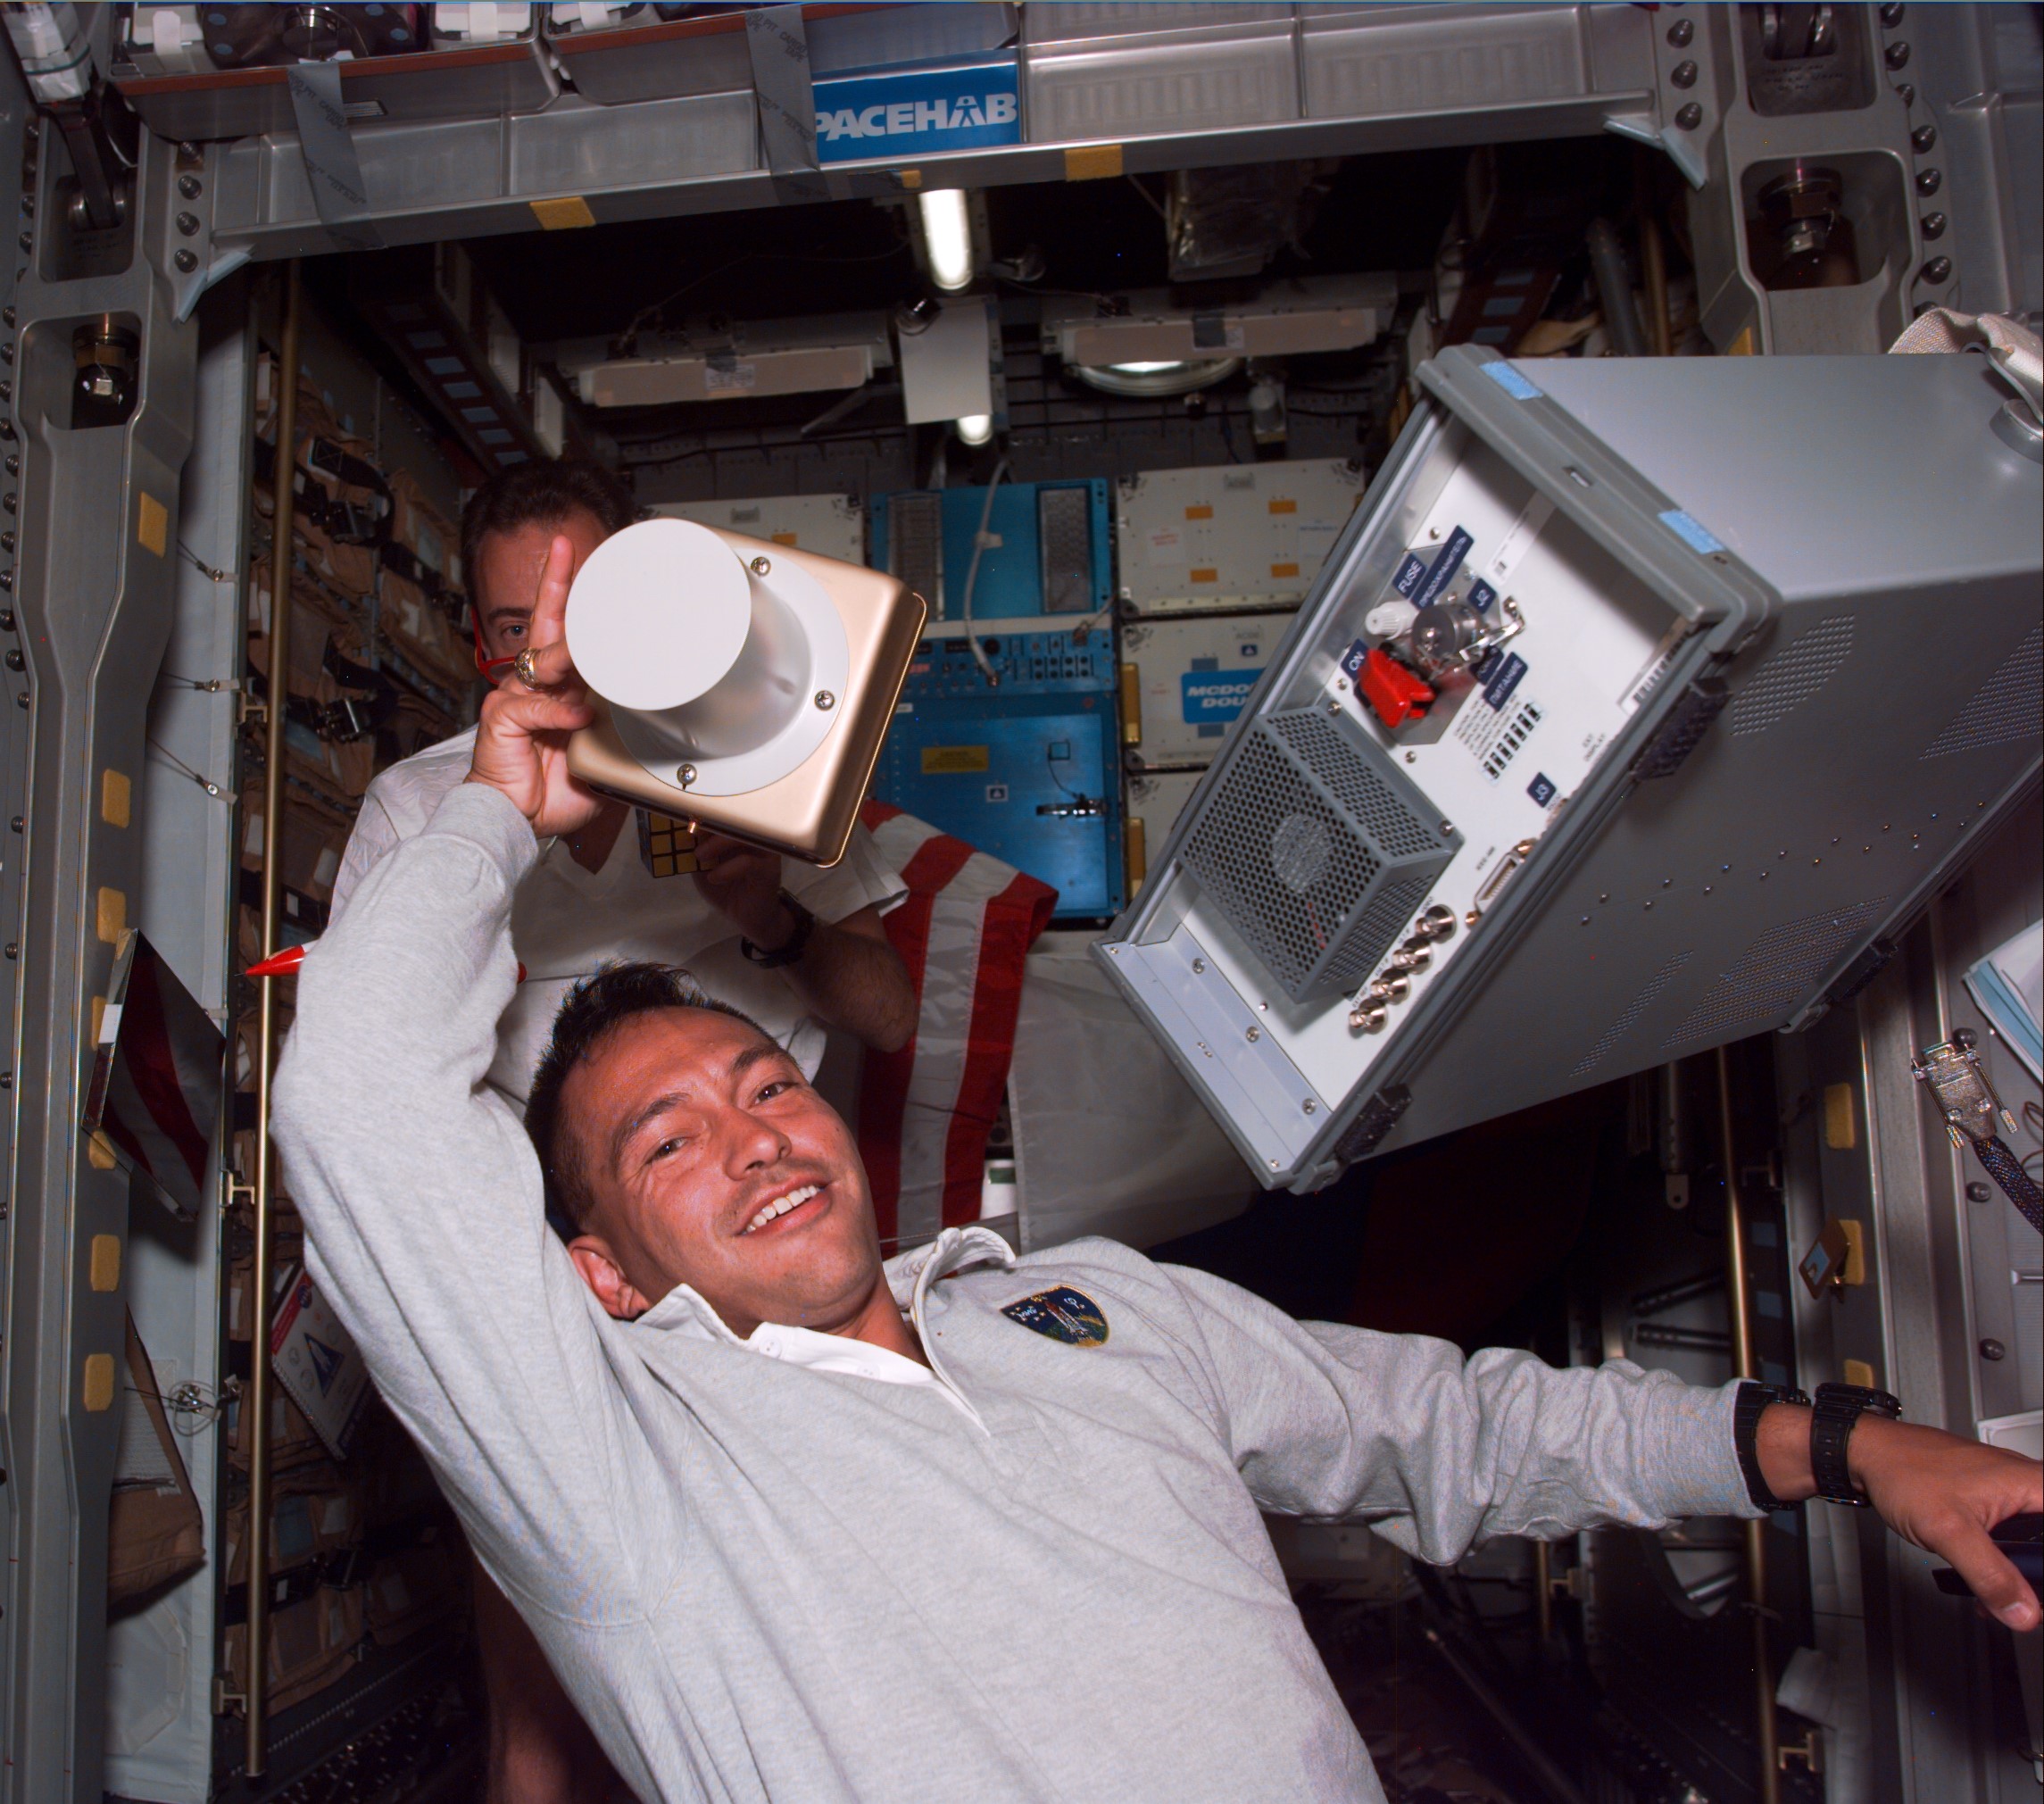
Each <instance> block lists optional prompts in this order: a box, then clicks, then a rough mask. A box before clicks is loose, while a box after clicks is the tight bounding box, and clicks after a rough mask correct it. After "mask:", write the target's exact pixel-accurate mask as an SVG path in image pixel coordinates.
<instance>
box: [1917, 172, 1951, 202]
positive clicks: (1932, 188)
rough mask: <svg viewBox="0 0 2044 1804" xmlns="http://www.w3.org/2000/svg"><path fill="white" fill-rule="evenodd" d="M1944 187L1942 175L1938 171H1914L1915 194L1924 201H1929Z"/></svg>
mask: <svg viewBox="0 0 2044 1804" xmlns="http://www.w3.org/2000/svg"><path fill="white" fill-rule="evenodd" d="M1944 185H1945V178H1944V175H1943V173H1942V172H1941V171H1940V170H1934V169H1920V170H1917V171H1916V192H1917V193H1918V194H1920V195H1923V196H1924V199H1925V200H1928V199H1930V197H1931V196H1932V195H1934V194H1936V193H1937V191H1938V190H1939V189H1940V188H1941V187H1944Z"/></svg>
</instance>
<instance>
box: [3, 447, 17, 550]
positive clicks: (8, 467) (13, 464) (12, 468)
mask: <svg viewBox="0 0 2044 1804" xmlns="http://www.w3.org/2000/svg"><path fill="white" fill-rule="evenodd" d="M0 470H5V471H6V472H7V474H8V475H9V476H19V475H21V457H20V455H19V453H15V452H12V451H10V452H9V453H7V455H6V456H5V457H4V458H0ZM6 538H7V549H8V550H9V551H12V550H13V549H14V535H13V534H12V533H9V534H7V536H6Z"/></svg>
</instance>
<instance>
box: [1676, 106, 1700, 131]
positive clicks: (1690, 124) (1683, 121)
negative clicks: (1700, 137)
mask: <svg viewBox="0 0 2044 1804" xmlns="http://www.w3.org/2000/svg"><path fill="white" fill-rule="evenodd" d="M1675 123H1676V124H1677V125H1678V126H1680V127H1681V128H1682V129H1683V130H1684V131H1694V130H1695V129H1697V127H1698V126H1699V125H1701V124H1702V123H1703V109H1702V107H1700V106H1699V105H1698V104H1696V102H1695V101H1693V100H1692V101H1691V102H1689V103H1688V104H1686V105H1684V106H1683V107H1681V108H1679V109H1678V110H1677V111H1676V113H1675Z"/></svg>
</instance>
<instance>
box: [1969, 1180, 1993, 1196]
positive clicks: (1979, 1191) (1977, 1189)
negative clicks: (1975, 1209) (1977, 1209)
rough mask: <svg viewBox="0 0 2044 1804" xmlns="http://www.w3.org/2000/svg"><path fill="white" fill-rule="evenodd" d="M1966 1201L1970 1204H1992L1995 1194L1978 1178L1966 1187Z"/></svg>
mask: <svg viewBox="0 0 2044 1804" xmlns="http://www.w3.org/2000/svg"><path fill="white" fill-rule="evenodd" d="M1966 1201H1968V1202H1992V1201H1994V1193H1993V1192H1992V1191H1991V1190H1990V1189H1989V1188H1988V1187H1987V1185H1984V1184H1982V1182H1981V1181H1980V1180H1979V1179H1978V1178H1977V1177H1976V1178H1975V1179H1973V1182H1972V1183H1971V1184H1969V1185H1966Z"/></svg>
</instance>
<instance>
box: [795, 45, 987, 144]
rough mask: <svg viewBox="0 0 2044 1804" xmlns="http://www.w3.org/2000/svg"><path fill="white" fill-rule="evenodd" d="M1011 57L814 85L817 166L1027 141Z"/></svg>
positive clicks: (863, 76)
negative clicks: (1024, 137) (1023, 131)
mask: <svg viewBox="0 0 2044 1804" xmlns="http://www.w3.org/2000/svg"><path fill="white" fill-rule="evenodd" d="M1018 79H1019V78H1018V71H1017V67H1016V61H1015V57H1014V54H1013V53H1012V52H1010V54H1007V55H1004V56H1001V55H996V56H993V57H991V58H988V59H987V60H985V61H984V62H968V63H959V64H951V65H948V66H945V67H942V68H935V69H884V70H880V71H877V72H875V73H873V74H869V75H848V76H839V77H837V78H835V79H821V80H818V81H817V82H816V84H815V93H816V155H817V161H818V162H825V163H831V162H859V161H862V160H864V159H868V158H874V157H890V158H900V157H917V156H928V155H931V154H934V153H935V152H937V151H943V150H977V149H981V148H984V147H985V145H995V144H1017V143H1019V142H1020V141H1021V137H1022V108H1021V103H1020V101H1019V99H1018V94H1017V84H1018Z"/></svg>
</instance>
